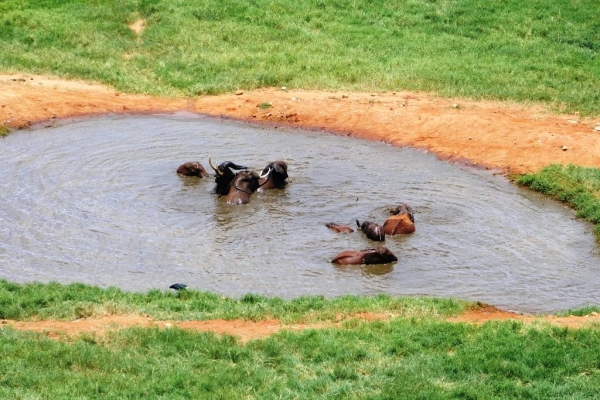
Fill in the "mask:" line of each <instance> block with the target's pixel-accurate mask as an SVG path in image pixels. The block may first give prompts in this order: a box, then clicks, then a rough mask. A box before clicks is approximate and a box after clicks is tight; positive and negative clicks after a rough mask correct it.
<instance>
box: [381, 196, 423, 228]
mask: <svg viewBox="0 0 600 400" xmlns="http://www.w3.org/2000/svg"><path fill="white" fill-rule="evenodd" d="M390 213H391V214H392V216H391V217H389V218H388V219H387V220H386V221H385V223H384V224H383V230H384V232H385V234H386V235H390V236H392V235H399V234H407V233H413V232H414V231H415V229H416V228H415V215H414V212H413V209H412V208H411V207H410V206H409V205H408V204H405V203H400V205H399V206H398V207H396V208H395V209H393V210H390Z"/></svg>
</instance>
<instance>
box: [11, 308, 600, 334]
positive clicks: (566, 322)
mask: <svg viewBox="0 0 600 400" xmlns="http://www.w3.org/2000/svg"><path fill="white" fill-rule="evenodd" d="M393 317H394V316H393V315H390V314H372V313H360V314H356V315H352V316H350V317H346V318H345V320H346V321H347V320H349V319H359V320H363V321H372V320H381V321H387V320H389V319H390V318H393ZM446 320H447V321H448V322H455V323H458V322H464V323H474V324H482V323H484V322H488V321H493V320H501V321H506V320H514V321H520V322H523V323H524V324H527V325H534V324H552V325H557V326H565V327H569V328H573V329H577V328H582V327H588V326H592V325H593V324H595V325H596V326H598V324H600V314H598V313H592V314H590V315H587V316H585V317H576V316H569V317H556V316H543V317H534V316H526V315H520V314H513V313H510V312H506V311H502V310H499V309H497V308H495V307H490V306H485V307H482V308H478V309H474V310H470V311H468V312H466V313H464V314H462V315H460V316H458V317H452V318H447V319H446ZM343 321H344V320H342V319H341V318H339V319H338V320H337V321H334V322H323V323H319V324H293V325H286V324H283V323H281V321H279V320H276V319H270V320H264V321H258V322H253V321H244V320H241V319H236V320H222V319H217V320H208V321H156V320H154V319H152V318H150V317H148V316H146V317H144V316H137V315H112V316H106V317H103V318H89V319H78V320H75V321H11V320H2V321H0V329H2V327H12V328H13V329H17V330H30V331H36V332H44V333H45V334H46V335H48V337H51V338H53V339H68V338H71V337H74V336H77V335H80V334H83V333H87V334H94V335H96V336H99V337H102V336H104V335H105V334H106V333H107V332H109V331H114V330H117V329H123V328H129V327H133V326H137V327H151V326H154V327H158V328H163V329H169V328H172V327H178V328H181V329H189V330H194V331H199V332H208V331H210V332H215V333H217V334H227V335H233V336H237V337H239V338H240V340H241V341H242V342H244V343H245V342H247V341H248V340H253V339H260V338H264V337H267V336H269V335H272V334H274V333H276V332H279V331H281V330H293V331H297V330H303V329H323V328H328V327H340V326H342V323H343Z"/></svg>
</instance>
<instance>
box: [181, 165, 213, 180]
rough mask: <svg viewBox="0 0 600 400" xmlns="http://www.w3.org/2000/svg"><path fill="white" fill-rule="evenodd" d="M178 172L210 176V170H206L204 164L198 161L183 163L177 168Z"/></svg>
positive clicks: (185, 174) (199, 176) (201, 176)
mask: <svg viewBox="0 0 600 400" xmlns="http://www.w3.org/2000/svg"><path fill="white" fill-rule="evenodd" d="M177 173H178V174H181V175H184V176H197V177H198V178H205V177H207V176H208V172H206V170H205V169H204V167H203V166H202V164H200V163H199V162H198V161H190V162H186V163H184V164H181V165H180V166H179V168H177Z"/></svg>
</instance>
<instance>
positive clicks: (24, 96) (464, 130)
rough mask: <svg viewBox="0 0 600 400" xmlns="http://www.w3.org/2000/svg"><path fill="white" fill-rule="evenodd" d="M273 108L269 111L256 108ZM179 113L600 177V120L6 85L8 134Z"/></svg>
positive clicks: (2, 84)
mask: <svg viewBox="0 0 600 400" xmlns="http://www.w3.org/2000/svg"><path fill="white" fill-rule="evenodd" d="M267 102H268V103H271V104H272V106H271V107H270V108H268V109H266V110H262V109H260V108H259V107H258V105H260V104H261V103H267ZM181 110H187V111H192V112H196V113H202V114H207V115H212V116H226V117H229V118H234V119H240V120H249V121H253V122H262V123H269V124H272V125H277V126H288V127H289V126H296V127H302V128H310V129H319V130H324V131H328V132H336V133H339V134H344V135H349V136H353V137H357V138H363V139H369V140H380V141H385V142H387V143H391V144H393V145H396V146H412V147H417V148H421V149H426V150H429V151H432V152H435V153H436V154H438V155H439V156H440V157H441V158H447V159H451V160H455V161H463V162H466V163H473V164H476V165H479V166H485V167H488V168H493V169H499V170H501V171H503V172H512V173H522V172H527V171H536V170H539V169H540V168H542V167H544V166H547V165H548V164H551V163H560V164H569V163H574V164H578V165H583V166H594V167H600V131H596V130H595V128H596V127H597V126H600V119H597V118H596V119H582V118H578V117H577V116H576V115H552V114H550V113H548V112H546V110H544V109H542V108H541V107H527V106H523V105H512V104H506V103H500V102H490V101H488V102H473V101H466V100H458V99H442V98H436V97H433V96H430V95H426V94H420V93H410V92H396V93H378V94H375V93H328V92H321V91H303V90H289V91H288V90H280V89H262V90H255V91H250V92H245V93H240V92H238V94H225V95H220V96H203V97H198V98H193V99H166V98H157V97H150V96H142V95H131V94H123V93H118V92H116V91H114V90H112V89H110V88H108V87H105V86H101V85H93V84H87V83H84V82H74V81H64V80H60V79H52V78H46V77H40V76H34V75H22V74H18V75H0V125H4V126H6V127H9V128H23V127H27V126H29V125H32V124H37V123H40V122H44V121H51V120H52V119H54V118H66V117H72V116H83V115H99V114H106V113H141V112H165V111H166V112H175V111H181ZM599 129H600V128H599ZM563 148H564V150H563Z"/></svg>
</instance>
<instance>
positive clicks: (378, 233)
mask: <svg viewBox="0 0 600 400" xmlns="http://www.w3.org/2000/svg"><path fill="white" fill-rule="evenodd" d="M356 225H357V226H358V228H359V229H360V230H361V231H363V232H364V233H365V235H367V237H368V238H369V239H371V240H374V241H376V242H383V241H384V240H385V232H384V231H383V228H382V227H381V225H379V224H377V223H375V222H371V221H364V222H363V223H362V224H361V223H360V222H358V220H356Z"/></svg>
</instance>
